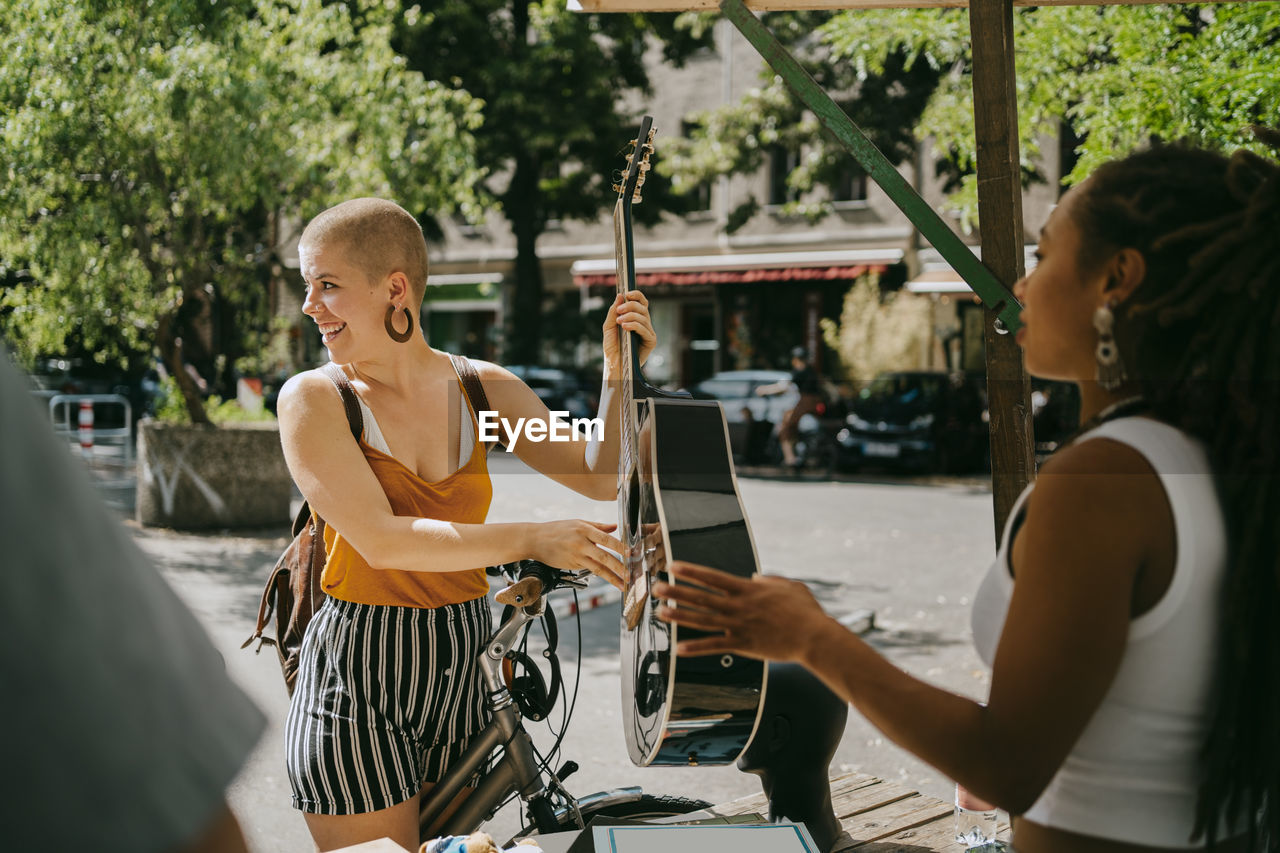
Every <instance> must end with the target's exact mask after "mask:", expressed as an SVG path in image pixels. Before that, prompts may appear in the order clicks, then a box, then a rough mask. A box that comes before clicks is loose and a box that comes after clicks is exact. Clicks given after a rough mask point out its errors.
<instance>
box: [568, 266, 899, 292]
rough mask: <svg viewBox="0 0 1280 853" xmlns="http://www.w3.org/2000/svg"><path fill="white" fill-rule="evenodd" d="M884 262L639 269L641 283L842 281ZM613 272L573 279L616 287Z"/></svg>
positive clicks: (582, 284) (880, 269)
mask: <svg viewBox="0 0 1280 853" xmlns="http://www.w3.org/2000/svg"><path fill="white" fill-rule="evenodd" d="M886 269H887V267H886V266H885V265H883V264H855V265H853V266H828V267H780V268H775V269H769V268H755V269H736V270H735V269H722V270H698V271H696V272H681V271H679V270H660V271H657V272H642V273H636V284H637V285H638V286H639V287H652V286H655V285H664V284H665V285H686V284H742V283H746V282H786V281H840V280H852V279H855V278H857V277H858V276H861V275H864V274H866V273H868V272H884V271H885V270H886ZM614 279H615V274H614V273H587V274H580V275H575V276H574V277H573V283H574V284H576V285H578V286H579V287H614V286H615V284H614Z"/></svg>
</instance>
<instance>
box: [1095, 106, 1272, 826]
mask: <svg viewBox="0 0 1280 853" xmlns="http://www.w3.org/2000/svg"><path fill="white" fill-rule="evenodd" d="M1254 132H1255V135H1256V136H1257V137H1258V138H1259V139H1260V140H1262V141H1263V142H1265V143H1266V144H1267V145H1268V146H1270V147H1272V148H1275V149H1276V150H1277V151H1280V132H1276V131H1274V130H1267V129H1262V128H1255V129H1254ZM1080 193H1081V196H1080V198H1079V200H1078V201H1079V202H1080V203H1078V204H1076V205H1075V206H1074V208H1073V210H1074V219H1075V222H1076V224H1077V226H1078V227H1079V228H1080V230H1081V234H1082V245H1083V246H1084V247H1086V248H1084V249H1082V257H1081V262H1082V264H1083V265H1085V266H1088V265H1090V264H1092V263H1096V262H1097V261H1100V260H1102V259H1103V258H1104V257H1105V256H1107V254H1108V253H1111V252H1114V251H1116V250H1119V249H1121V248H1127V247H1131V248H1134V249H1137V250H1138V251H1140V252H1141V253H1142V255H1143V257H1144V259H1145V261H1146V276H1145V278H1144V279H1143V281H1142V283H1141V284H1139V286H1138V287H1137V289H1136V290H1135V291H1134V293H1133V295H1132V296H1131V297H1130V299H1129V300H1127V301H1126V304H1122V305H1121V306H1119V307H1118V308H1117V310H1116V339H1117V341H1118V342H1119V344H1120V346H1121V352H1122V354H1123V357H1124V358H1125V361H1126V364H1129V365H1131V367H1132V369H1131V370H1130V374H1131V375H1136V376H1138V377H1139V379H1138V381H1139V383H1140V384H1141V385H1142V390H1143V394H1144V397H1145V398H1146V399H1147V400H1148V402H1149V403H1150V406H1151V412H1152V414H1154V415H1155V416H1156V417H1158V418H1160V419H1162V420H1164V421H1166V422H1168V423H1170V424H1172V425H1174V426H1177V427H1179V428H1180V429H1182V430H1183V431H1185V432H1187V433H1188V434H1190V435H1192V436H1194V437H1196V438H1198V439H1199V440H1200V441H1202V442H1203V443H1204V445H1205V447H1206V449H1207V452H1208V455H1209V460H1210V463H1211V465H1212V466H1213V470H1214V476H1215V483H1216V486H1217V489H1218V494H1219V498H1220V501H1221V504H1222V507H1223V513H1224V515H1225V517H1226V524H1227V541H1228V543H1229V544H1228V555H1227V560H1228V564H1227V575H1226V580H1225V583H1224V590H1223V601H1222V608H1223V609H1222V620H1221V634H1220V641H1219V650H1220V663H1219V667H1218V670H1217V672H1216V673H1215V677H1216V682H1217V688H1216V690H1215V698H1214V707H1213V708H1212V711H1211V713H1212V716H1211V718H1210V728H1209V733H1208V736H1207V739H1206V742H1205V744H1204V749H1203V752H1202V755H1201V767H1200V789H1199V797H1198V803H1197V809H1196V829H1195V834H1196V837H1197V838H1199V837H1203V838H1204V840H1205V844H1206V847H1207V848H1208V849H1210V850H1212V849H1213V847H1214V844H1215V841H1216V840H1217V838H1216V836H1217V834H1218V832H1219V830H1220V828H1221V827H1223V826H1226V827H1230V826H1232V825H1236V824H1237V822H1238V821H1239V820H1240V819H1241V818H1243V819H1244V820H1245V821H1247V823H1248V826H1249V848H1250V849H1251V850H1267V851H1275V850H1280V524H1278V523H1277V522H1278V521H1280V477H1277V476H1276V475H1277V473H1280V472H1278V471H1277V442H1280V396H1278V394H1277V390H1278V388H1277V379H1280V328H1277V327H1278V326H1280V253H1277V251H1276V250H1277V243H1278V241H1277V237H1280V164H1278V163H1276V162H1274V161H1272V160H1268V159H1265V158H1263V157H1260V156H1258V155H1256V154H1254V153H1252V152H1249V151H1244V150H1241V151H1237V152H1236V153H1235V154H1234V155H1233V156H1231V157H1230V158H1229V159H1228V158H1227V157H1224V156H1222V155H1220V154H1216V153H1212V152H1209V151H1204V150H1198V149H1195V148H1192V147H1187V146H1184V145H1160V146H1156V147H1153V148H1151V149H1149V150H1145V151H1141V152H1139V153H1136V154H1133V155H1131V156H1129V157H1126V158H1124V159H1122V160H1118V161H1114V162H1111V163H1108V164H1106V165H1104V166H1102V167H1101V168H1099V169H1098V170H1097V171H1095V172H1094V173H1093V174H1092V175H1091V176H1090V177H1089V179H1088V180H1087V181H1086V182H1085V183H1084V184H1082V185H1081V187H1080ZM1220 820H1221V821H1223V823H1220V822H1219V821H1220Z"/></svg>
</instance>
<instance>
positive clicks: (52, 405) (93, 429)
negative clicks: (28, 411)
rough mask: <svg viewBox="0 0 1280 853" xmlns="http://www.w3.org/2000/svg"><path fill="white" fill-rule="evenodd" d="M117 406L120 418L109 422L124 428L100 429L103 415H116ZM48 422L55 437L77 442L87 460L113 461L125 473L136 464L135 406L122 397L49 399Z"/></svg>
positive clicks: (60, 395)
mask: <svg viewBox="0 0 1280 853" xmlns="http://www.w3.org/2000/svg"><path fill="white" fill-rule="evenodd" d="M117 406H118V407H119V408H120V417H119V418H116V417H110V418H109V420H110V422H111V423H113V424H115V423H121V426H119V427H116V426H111V427H99V426H97V423H100V422H101V421H102V420H107V418H104V417H101V416H100V415H108V416H109V415H111V414H114V411H113V410H114V409H115V407H117ZM104 409H105V411H103V410H104ZM72 412H75V415H74V419H75V422H74V423H73V422H72V419H73V415H72ZM49 420H51V421H52V422H53V431H54V434H55V435H58V436H61V437H63V438H66V439H68V440H69V441H74V442H77V443H78V444H79V445H80V452H81V453H82V454H83V455H84V456H85V458H87V459H99V458H104V461H105V459H110V460H111V461H112V462H116V463H118V464H119V465H121V466H122V467H123V468H125V469H126V470H127V469H129V468H130V466H131V465H132V464H133V406H132V405H130V403H129V400H128V398H126V397H122V396H121V395H119V394H59V395H57V396H55V397H50V398H49ZM99 449H102V450H104V451H105V453H100V452H99Z"/></svg>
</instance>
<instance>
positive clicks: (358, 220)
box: [298, 198, 427, 304]
mask: <svg viewBox="0 0 1280 853" xmlns="http://www.w3.org/2000/svg"><path fill="white" fill-rule="evenodd" d="M298 244H299V245H300V246H311V247H316V248H318V247H320V246H325V247H327V248H336V249H338V250H339V251H341V252H342V253H343V254H344V255H345V256H346V257H347V259H348V260H349V262H350V263H351V264H352V265H354V266H357V267H359V268H360V269H361V270H362V271H363V272H364V273H365V274H366V275H367V276H369V278H370V280H371V281H379V280H381V279H382V278H383V277H385V276H388V275H390V274H391V273H393V272H402V273H404V275H405V277H406V278H407V279H408V280H409V292H410V294H411V296H412V298H413V301H414V303H415V304H417V303H419V302H421V301H422V294H423V293H424V292H425V291H426V288H427V241H426V240H425V239H424V238H423V236H422V226H420V225H419V224H418V221H417V220H416V219H414V218H413V216H411V215H410V214H409V211H407V210H405V209H404V208H403V207H401V206H400V205H398V204H396V203H395V202H392V201H387V200H385V199H381V198H353V199H351V200H350V201H344V202H342V204H339V205H336V206H334V207H331V208H329V209H328V210H326V211H325V212H323V213H321V214H320V215H319V216H317V217H316V218H315V219H312V220H311V222H310V223H308V224H307V227H306V229H305V230H303V232H302V239H301V240H299V241H298Z"/></svg>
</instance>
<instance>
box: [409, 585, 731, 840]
mask: <svg viewBox="0 0 1280 853" xmlns="http://www.w3.org/2000/svg"><path fill="white" fill-rule="evenodd" d="M499 568H500V569H501V570H502V572H503V574H504V575H506V577H507V578H508V580H511V581H513V583H512V584H511V585H510V586H508V587H507V588H505V589H503V590H501V591H500V592H499V593H498V594H497V596H496V597H497V600H498V602H499V603H500V604H504V605H506V611H505V612H504V616H503V619H502V621H501V623H500V624H499V626H498V628H497V630H496V631H495V632H494V634H493V636H492V637H490V638H489V641H488V643H487V644H486V646H485V649H484V651H483V652H482V653H481V654H480V656H479V659H478V660H479V663H480V669H481V673H482V675H483V678H484V682H485V688H486V692H487V703H488V708H489V712H490V721H489V723H488V725H486V726H485V727H484V729H482V730H481V731H480V732H479V733H478V734H477V735H476V736H475V737H474V738H473V739H472V740H471V743H470V744H468V746H467V748H466V750H465V751H464V752H463V753H462V755H461V756H460V757H459V758H458V759H457V760H456V761H455V762H454V763H453V764H452V765H451V766H450V767H449V769H448V770H447V771H446V772H445V774H444V776H443V778H441V779H440V781H439V782H437V783H436V785H435V786H434V787H433V788H432V789H431V791H430V792H429V793H428V794H427V796H426V797H425V798H424V799H423V802H422V804H421V806H420V808H419V815H418V818H419V827H420V830H421V832H422V833H423V834H424V835H425V834H426V832H427V830H428V828H431V834H432V835H433V836H435V835H468V834H470V833H472V832H474V831H475V830H477V829H479V828H481V826H482V824H483V823H484V822H485V821H486V820H488V819H490V818H491V817H493V816H494V815H495V814H496V813H497V811H498V810H499V809H500V808H502V807H503V806H504V805H506V803H508V802H509V801H510V800H511V799H512V798H514V797H515V796H519V797H521V798H522V799H523V800H524V802H525V812H524V814H525V821H526V823H525V826H524V827H523V828H522V829H521V830H520V832H519V833H517V835H516V836H515V837H517V838H518V837H523V836H524V835H527V834H530V833H532V832H533V831H535V830H536V831H537V832H539V833H549V832H555V831H559V830H566V829H574V828H577V829H583V828H585V827H586V825H587V823H588V822H589V821H590V820H591V818H593V817H595V816H597V815H601V816H608V817H619V818H622V817H626V818H632V819H644V818H655V817H667V816H671V815H679V814H687V813H689V812H692V811H697V810H699V809H704V808H707V807H708V806H710V805H711V804H710V803H707V802H704V801H701V800H694V799H689V798H684V797H662V796H655V795H652V794H645V793H644V792H643V791H642V790H641V789H640V788H639V787H624V788H613V789H610V790H608V791H599V792H596V793H594V794H591V795H589V796H586V797H583V798H581V799H578V798H575V797H573V796H572V795H571V794H570V793H569V792H568V791H567V790H566V789H565V787H564V785H563V782H564V780H565V778H567V777H568V776H569V774H571V773H573V772H574V771H575V770H577V769H578V765H577V764H576V763H574V762H573V761H567V762H565V764H564V765H562V766H561V767H560V769H558V770H557V771H555V772H554V773H553V772H551V768H550V764H549V762H550V756H554V754H555V752H556V751H557V750H558V747H559V740H557V742H556V745H555V746H553V747H552V749H551V750H549V751H548V756H549V757H548V758H547V759H541V758H540V757H539V756H538V754H537V749H536V747H535V746H534V744H533V740H532V738H531V737H530V736H529V734H528V732H526V731H525V728H524V725H523V720H524V719H525V715H524V714H523V713H522V711H521V708H520V703H518V702H517V700H516V698H514V697H513V695H512V690H511V689H510V688H509V684H508V682H507V680H506V679H505V678H504V672H503V670H504V667H507V666H508V664H507V663H506V662H507V661H508V659H509V656H511V655H512V654H513V653H514V654H516V655H517V656H523V653H522V652H520V651H518V649H517V646H520V645H521V644H522V643H523V641H524V638H525V636H526V633H527V628H528V627H529V625H530V623H532V622H533V621H535V620H537V619H539V618H541V617H543V615H544V612H545V598H546V596H547V595H548V594H550V593H551V592H552V591H554V590H556V589H559V588H563V587H569V588H572V589H575V590H577V589H583V588H585V587H586V585H587V584H586V580H585V577H586V576H587V575H589V574H590V573H589V572H587V571H586V570H582V571H577V572H566V571H561V570H559V569H555V568H552V567H550V566H547V565H545V564H543V563H539V562H537V561H535V560H521V561H520V562H519V563H517V564H514V565H509V566H504V567H499ZM547 624H549V625H554V622H549V623H547ZM551 633H554V628H552V629H551ZM549 650H550V652H551V654H550V655H549V656H548V659H550V660H552V661H553V662H554V644H550V646H549ZM558 673H559V669H558V663H554V665H553V668H552V683H553V687H552V690H550V691H549V693H551V694H553V700H554V693H555V692H556V691H555V687H556V686H557V682H558V680H559V678H558ZM507 675H508V677H509V676H510V670H509V669H508V672H507ZM568 713H571V709H570V711H569V712H567V714H568ZM533 718H534V719H537V717H536V716H535V717H533ZM564 728H565V729H567V728H568V718H567V716H566V719H565V722H564ZM563 736H564V731H563V730H562V731H561V732H560V738H563ZM499 752H501V755H500V756H498V757H496V758H495V755H496V754H497V753H499ZM486 765H488V767H487V769H485V768H486ZM477 774H479V778H478V781H477V782H476V784H475V789H474V791H472V793H471V795H470V796H469V797H467V798H466V800H464V801H463V802H462V804H461V805H460V806H459V807H458V809H457V811H456V812H454V813H453V814H452V815H451V816H450V817H449V819H448V820H447V821H445V822H444V823H443V824H442V825H441V826H439V827H433V824H435V823H436V822H437V820H438V819H439V817H440V815H441V814H442V813H443V812H444V810H445V808H446V807H447V806H448V805H449V804H450V803H452V802H453V800H454V799H455V798H456V797H457V795H458V794H459V793H460V792H461V791H462V789H463V787H464V786H466V785H467V783H468V782H470V781H471V780H472V779H474V778H476V776H477ZM424 840H425V838H424ZM504 846H506V845H504Z"/></svg>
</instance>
